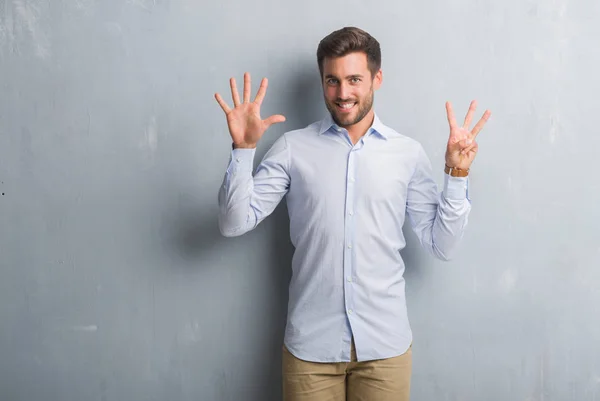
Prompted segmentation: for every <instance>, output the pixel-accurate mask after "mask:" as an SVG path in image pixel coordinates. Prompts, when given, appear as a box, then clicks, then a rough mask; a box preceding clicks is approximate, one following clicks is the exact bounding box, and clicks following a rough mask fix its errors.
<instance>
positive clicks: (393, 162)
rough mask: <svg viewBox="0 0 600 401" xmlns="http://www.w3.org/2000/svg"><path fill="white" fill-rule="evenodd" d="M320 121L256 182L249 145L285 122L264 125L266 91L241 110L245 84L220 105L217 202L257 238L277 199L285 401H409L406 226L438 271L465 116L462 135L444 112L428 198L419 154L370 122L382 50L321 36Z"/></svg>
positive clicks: (467, 135) (455, 197)
mask: <svg viewBox="0 0 600 401" xmlns="http://www.w3.org/2000/svg"><path fill="white" fill-rule="evenodd" d="M317 61H318V64H319V70H320V72H321V80H322V85H323V94H324V97H325V104H326V106H327V109H328V110H329V115H328V116H327V117H326V118H325V119H323V120H322V121H319V122H316V123H314V124H311V125H309V126H308V127H306V128H304V129H300V130H296V131H291V132H287V133H285V134H284V135H283V136H281V137H280V138H278V139H277V140H276V141H275V143H274V144H273V146H272V147H271V148H270V149H269V151H268V152H267V154H266V155H265V157H264V159H263V160H262V162H261V163H260V165H259V166H258V168H257V169H256V172H255V174H254V176H253V175H252V167H253V158H254V153H255V148H256V144H257V142H258V141H259V139H260V138H261V136H262V135H263V133H264V132H265V131H266V130H267V128H268V127H269V126H271V125H272V124H275V123H279V122H283V121H285V117H283V116H281V115H275V116H271V117H269V118H267V119H265V120H263V119H261V117H260V105H261V103H262V101H263V99H264V97H265V93H266V90H267V80H266V79H263V80H262V82H261V85H260V89H259V90H258V93H257V95H256V98H255V100H254V101H251V100H250V75H249V74H248V73H246V74H245V75H244V90H243V100H242V101H241V102H240V99H239V94H238V90H237V87H236V82H235V79H233V78H232V79H231V81H230V84H231V91H232V96H233V105H234V108H233V109H231V108H230V107H229V106H228V105H227V104H226V103H225V101H224V100H223V98H222V97H221V96H220V95H219V94H216V95H215V97H216V99H217V101H218V103H219V104H220V106H221V107H222V109H223V111H224V112H225V114H226V116H227V123H228V127H229V132H230V135H231V138H232V140H233V150H232V152H231V161H230V164H229V166H228V168H227V172H226V174H225V179H224V182H223V186H222V187H221V189H220V191H219V206H220V212H219V227H220V230H221V232H222V234H223V235H225V236H237V235H242V234H244V233H246V232H248V231H250V230H252V229H254V228H255V227H256V226H257V225H258V224H259V223H260V222H261V221H262V220H263V219H265V218H266V217H267V216H268V215H269V214H270V213H271V212H272V211H273V210H274V209H275V207H276V206H277V204H278V203H279V201H280V200H281V199H282V198H283V197H284V196H286V200H287V204H288V210H289V217H290V234H291V240H292V243H293V245H294V246H295V252H294V256H293V260H292V271H293V274H292V279H291V282H290V288H289V290H290V298H289V306H288V320H287V325H286V330H285V339H284V347H283V392H284V399H285V400H287V401H320V400H332V401H343V400H351V401H359V400H369V401H387V400H394V401H398V400H408V399H409V392H410V377H411V363H412V362H411V344H412V333H411V329H410V326H409V322H408V318H407V313H406V302H405V292H404V284H405V282H404V279H403V273H404V262H403V260H402V257H401V256H400V250H401V249H402V248H404V246H405V239H404V236H403V233H402V226H403V224H404V220H405V215H407V216H408V217H409V219H410V223H411V226H412V228H413V230H414V231H415V233H416V235H417V236H418V238H419V241H420V243H421V244H422V245H423V246H424V247H425V249H427V250H428V251H429V252H430V253H431V254H432V255H434V256H435V257H437V258H439V259H443V260H448V258H449V257H450V255H451V253H452V251H453V249H454V248H455V247H456V245H457V243H458V242H459V240H460V238H461V237H462V235H463V231H464V228H465V225H466V223H467V216H468V214H469V211H470V200H469V199H468V197H467V186H468V173H469V168H470V166H471V163H472V162H473V159H474V158H475V155H476V153H477V149H478V148H477V143H476V142H475V137H476V136H477V134H478V133H479V131H480V130H481V128H482V127H483V125H484V124H485V122H486V121H487V119H488V118H489V116H490V112H489V111H486V112H485V113H484V115H483V117H482V118H481V120H480V121H479V122H478V123H477V124H476V125H475V127H474V128H473V129H472V130H470V129H469V127H470V125H471V120H472V119H473V115H474V113H475V107H476V105H475V102H472V103H471V106H470V107H469V111H468V113H467V116H466V118H465V121H464V124H463V125H462V126H460V125H458V124H457V123H456V120H455V117H454V114H453V111H452V106H451V105H450V103H447V104H446V111H447V116H448V122H449V125H450V137H449V140H448V144H447V148H446V168H445V175H444V188H443V191H442V192H441V193H440V194H438V190H437V187H436V184H435V182H434V180H433V179H432V172H431V166H430V162H429V160H428V158H427V156H426V155H425V152H424V150H423V148H422V147H421V145H420V144H419V143H418V142H417V141H415V140H413V139H411V138H408V137H406V136H404V135H401V134H399V133H397V132H396V131H394V130H393V129H391V128H389V127H387V126H386V125H384V124H383V123H382V122H381V121H380V120H379V118H378V117H377V115H376V114H375V112H374V110H373V98H374V91H375V90H377V89H378V88H379V87H380V85H381V83H382V78H383V76H382V71H381V51H380V47H379V43H378V42H377V41H376V40H375V39H374V38H373V37H371V36H370V35H369V34H368V33H366V32H364V31H362V30H360V29H357V28H343V29H341V30H338V31H335V32H333V33H331V34H330V35H328V36H327V37H325V38H324V39H323V40H322V41H321V42H320V44H319V47H318V50H317Z"/></svg>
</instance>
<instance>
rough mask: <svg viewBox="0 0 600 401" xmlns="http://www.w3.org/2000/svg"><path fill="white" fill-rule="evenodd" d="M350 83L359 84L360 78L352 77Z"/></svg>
mask: <svg viewBox="0 0 600 401" xmlns="http://www.w3.org/2000/svg"><path fill="white" fill-rule="evenodd" d="M350 81H351V82H352V83H353V84H357V83H359V82H360V78H358V77H354V78H352V79H351V80H350Z"/></svg>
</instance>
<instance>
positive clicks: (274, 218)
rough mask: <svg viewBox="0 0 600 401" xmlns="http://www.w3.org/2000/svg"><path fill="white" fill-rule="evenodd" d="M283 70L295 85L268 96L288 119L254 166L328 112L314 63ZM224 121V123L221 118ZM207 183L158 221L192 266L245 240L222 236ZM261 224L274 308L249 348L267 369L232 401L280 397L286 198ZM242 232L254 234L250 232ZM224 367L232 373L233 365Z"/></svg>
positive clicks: (269, 136)
mask: <svg viewBox="0 0 600 401" xmlns="http://www.w3.org/2000/svg"><path fill="white" fill-rule="evenodd" d="M281 71H284V72H283V73H282V74H285V76H283V77H280V78H282V81H284V82H293V84H290V85H288V86H285V87H284V88H280V89H278V90H273V91H271V92H269V93H268V94H267V96H268V97H270V98H271V99H270V101H271V102H273V103H272V104H275V105H277V106H276V107H277V111H276V113H281V114H284V115H285V116H286V119H287V121H286V122H285V123H283V124H281V126H278V127H277V128H276V129H272V130H271V131H270V132H267V133H266V134H265V136H264V137H263V140H262V143H261V144H260V145H259V147H258V149H257V153H256V157H255V166H256V165H257V164H258V163H259V162H260V161H261V160H262V158H263V157H264V154H265V153H266V152H267V151H268V149H269V148H270V147H271V145H272V143H273V142H274V141H275V140H276V139H277V138H278V137H279V136H280V135H281V133H282V132H284V131H291V130H294V129H298V128H303V127H305V126H307V125H309V124H311V123H312V122H314V121H316V120H319V119H320V118H322V116H323V113H324V112H326V109H325V108H324V106H323V100H322V91H321V87H320V82H319V78H318V70H317V69H316V66H315V64H314V63H312V62H311V63H309V62H306V63H305V64H303V65H301V66H294V67H293V68H292V71H290V70H289V69H288V70H286V69H285V68H284V69H282V70H281ZM255 89H256V88H255ZM269 114H271V113H270V112H264V113H263V118H264V117H266V116H268V115H269ZM223 124H226V122H225V120H224V119H223ZM206 171H211V169H206ZM212 171H214V169H213V170H212ZM224 173H225V171H224V170H223V171H222V172H219V174H224ZM221 179H222V176H221V175H220V176H219V179H218V180H213V181H211V182H212V183H214V182H219V185H220V183H221ZM210 186H211V187H212V188H207V190H208V192H209V193H210V195H207V198H206V199H198V198H197V197H196V196H193V195H184V194H181V195H180V196H179V199H178V201H177V202H178V204H177V205H173V207H170V208H169V211H168V212H167V216H165V217H166V218H165V219H164V220H163V223H162V224H163V227H162V229H161V231H163V235H161V242H163V243H164V242H166V245H167V246H166V248H168V249H170V250H171V252H175V253H177V257H178V259H183V260H186V261H189V262H192V263H184V265H186V266H195V264H194V263H193V261H195V260H198V258H201V257H202V256H203V255H205V254H206V253H210V252H215V251H218V250H223V249H226V247H225V243H227V244H232V242H235V241H244V240H245V238H225V237H223V236H222V235H221V233H220V232H219V228H218V218H217V214H216V212H217V206H216V204H217V193H218V190H219V188H218V186H214V184H211V185H210ZM210 199H214V208H211V209H210V210H209V211H206V209H203V208H202V207H201V205H202V204H203V203H204V204H206V203H207V202H211V201H210ZM171 213H173V214H171ZM261 226H266V227H261V231H262V232H263V233H266V235H267V236H266V237H265V238H266V241H267V242H266V243H265V244H264V247H261V248H262V249H261V252H265V253H266V254H268V255H270V257H269V260H268V263H269V272H270V273H271V274H269V275H268V277H269V278H270V280H271V282H269V283H267V285H266V287H267V288H273V289H275V290H274V292H273V294H274V298H273V300H272V305H273V306H272V307H270V309H269V312H268V313H269V323H268V324H267V325H266V327H265V331H264V336H263V337H262V338H261V343H260V344H255V345H254V346H253V348H254V349H256V350H262V351H261V352H260V355H259V356H260V359H261V360H260V362H259V363H257V366H262V367H265V369H266V371H265V372H261V374H260V375H259V377H261V378H264V381H263V380H261V381H260V382H259V383H256V385H255V387H254V388H253V389H252V390H251V393H252V394H248V389H243V388H239V387H237V386H233V388H231V387H230V388H227V389H223V391H224V392H225V393H227V394H228V395H229V397H230V398H232V399H248V400H253V399H256V400H258V399H261V400H265V399H267V400H278V399H281V391H282V389H281V345H282V344H283V336H284V331H285V321H286V316H287V304H288V285H289V281H290V278H291V261H292V256H293V246H292V244H291V242H290V235H289V217H288V213H287V205H286V203H285V198H284V199H283V200H282V202H281V203H280V204H279V205H278V207H277V208H276V209H275V211H274V212H273V213H272V214H271V215H270V216H269V217H268V218H267V219H265V220H264V221H263V222H262V223H261ZM245 235H253V233H252V232H251V233H247V234H245ZM228 246H229V245H228ZM218 252H220V251H218ZM250 267H251V266H250ZM226 370H227V371H234V369H226Z"/></svg>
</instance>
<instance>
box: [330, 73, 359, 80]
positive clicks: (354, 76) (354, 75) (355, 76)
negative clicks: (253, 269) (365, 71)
mask: <svg viewBox="0 0 600 401" xmlns="http://www.w3.org/2000/svg"><path fill="white" fill-rule="evenodd" d="M362 77H363V76H362V75H361V74H352V75H348V76H347V77H346V79H352V78H362ZM325 78H335V79H337V77H336V76H335V75H333V74H327V75H325Z"/></svg>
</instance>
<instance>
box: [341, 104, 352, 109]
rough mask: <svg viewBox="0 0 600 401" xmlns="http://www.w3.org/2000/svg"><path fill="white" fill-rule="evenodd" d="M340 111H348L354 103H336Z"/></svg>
mask: <svg viewBox="0 0 600 401" xmlns="http://www.w3.org/2000/svg"><path fill="white" fill-rule="evenodd" d="M338 106H340V107H341V108H342V109H350V108H352V107H353V106H354V103H338Z"/></svg>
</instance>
